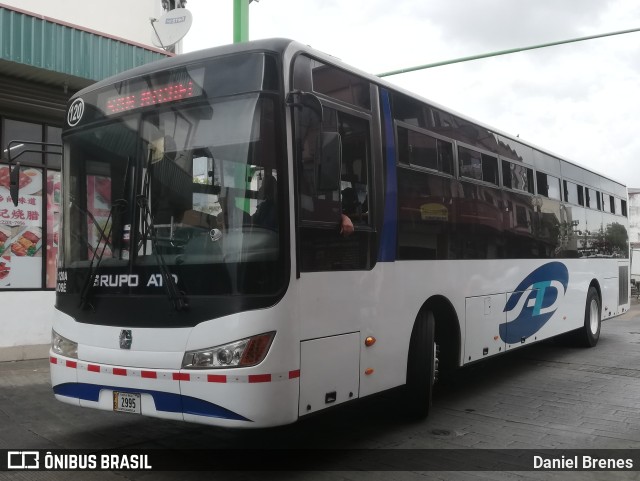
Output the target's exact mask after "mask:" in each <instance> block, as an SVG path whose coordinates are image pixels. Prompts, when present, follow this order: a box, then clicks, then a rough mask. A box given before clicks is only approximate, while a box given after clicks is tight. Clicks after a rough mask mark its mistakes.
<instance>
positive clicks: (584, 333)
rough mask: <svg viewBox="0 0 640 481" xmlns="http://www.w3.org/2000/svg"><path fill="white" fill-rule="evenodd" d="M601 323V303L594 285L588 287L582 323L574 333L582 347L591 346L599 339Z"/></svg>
mask: <svg viewBox="0 0 640 481" xmlns="http://www.w3.org/2000/svg"><path fill="white" fill-rule="evenodd" d="M601 324H602V304H601V302H600V296H599V295H598V291H597V290H596V288H595V287H593V286H592V287H589V291H588V292H587V303H586V305H585V308H584V325H583V326H582V328H581V329H580V330H578V332H577V333H576V340H577V341H578V343H579V345H581V346H583V347H593V346H595V345H596V344H598V339H600V327H601Z"/></svg>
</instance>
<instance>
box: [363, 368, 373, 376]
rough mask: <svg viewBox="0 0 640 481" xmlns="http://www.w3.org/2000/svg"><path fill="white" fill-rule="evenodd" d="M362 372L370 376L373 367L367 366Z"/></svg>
mask: <svg viewBox="0 0 640 481" xmlns="http://www.w3.org/2000/svg"><path fill="white" fill-rule="evenodd" d="M364 373H365V374H366V375H367V376H371V374H373V368H371V367H368V368H367V369H365V371H364Z"/></svg>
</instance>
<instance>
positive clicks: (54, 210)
mask: <svg viewBox="0 0 640 481" xmlns="http://www.w3.org/2000/svg"><path fill="white" fill-rule="evenodd" d="M60 201H61V193H60V172H56V171H51V170H50V171H48V172H47V280H46V283H47V285H46V287H48V288H55V287H56V266H57V259H58V241H59V234H58V233H59V225H60Z"/></svg>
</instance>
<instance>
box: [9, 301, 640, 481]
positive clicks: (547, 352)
mask: <svg viewBox="0 0 640 481" xmlns="http://www.w3.org/2000/svg"><path fill="white" fill-rule="evenodd" d="M400 405H401V403H400V394H399V393H397V392H395V393H389V394H385V395H383V396H379V397H376V398H373V399H367V400H363V401H362V402H359V403H353V404H352V405H350V406H345V407H343V408H340V409H337V410H335V411H333V412H327V413H324V414H323V415H320V416H316V417H313V418H311V419H308V420H304V421H302V422H299V423H297V424H294V425H291V426H285V427H282V428H277V429H268V430H261V431H230V430H225V429H218V428H212V427H206V426H199V425H193V424H186V423H178V422H169V421H161V420H155V419H149V418H143V417H135V416H132V415H126V414H112V413H107V412H100V411H94V410H87V409H80V408H75V407H72V406H68V405H66V404H62V403H59V402H57V401H55V399H54V397H53V395H52V393H51V389H50V386H49V369H48V362H47V361H46V360H37V361H22V362H8V363H0V449H29V448H40V449H61V448H88V449H96V450H97V449H108V448H172V449H173V448H181V449H208V448H214V449H221V448H264V447H269V448H281V447H282V448H287V447H295V448H331V449H333V448H366V449H385V448H387V449H396V448H400V449H426V448H472V449H481V448H490V449H499V448H514V449H515V448H525V449H526V448H536V449H556V448H562V449H603V448H620V449H628V448H633V449H637V448H640V306H638V305H637V304H636V305H634V306H633V307H632V310H631V311H630V312H629V313H627V314H625V315H624V316H621V317H618V318H616V319H613V320H610V321H607V322H605V323H604V324H603V328H602V334H601V337H600V342H599V343H598V345H597V347H595V348H593V349H582V348H576V347H571V346H567V345H566V344H563V343H560V342H549V343H542V344H538V345H534V346H530V347H527V348H525V349H523V350H520V351H518V352H514V353H512V354H509V355H507V356H504V357H502V358H498V359H494V360H490V361H488V362H486V363H484V364H479V365H477V366H473V367H470V368H467V369H464V370H461V371H460V372H458V373H457V374H456V375H454V376H453V377H452V378H451V379H450V380H449V381H448V382H447V383H446V384H444V385H441V386H439V388H438V391H437V393H436V396H435V399H434V408H433V413H432V415H431V416H430V417H429V418H428V419H427V420H425V421H423V422H418V423H411V422H408V421H406V420H405V419H404V418H403V417H402V413H401V412H400V408H399V406H400ZM87 474H89V473H77V472H76V473H61V472H58V473H46V472H30V473H11V474H9V473H0V479H25V480H26V479H34V480H40V479H42V480H53V479H61V480H62V479H64V480H74V479H88V477H87ZM90 474H91V478H92V479H97V478H99V479H107V480H120V481H122V480H129V479H132V480H151V479H154V480H155V479H166V480H170V479H201V478H202V477H203V473H192V474H191V475H189V474H181V473H158V472H154V473H142V472H119V473H90ZM636 474H637V473H629V472H627V473H623V472H616V473H606V472H600V473H597V472H595V473H594V472H582V473H542V472H519V473H505V472H502V473H500V472H488V471H485V472H465V473H462V472H457V473H447V472H433V473H424V472H420V473H419V472H407V471H402V472H377V473H365V472H357V471H348V472H308V473H301V472H297V473H293V472H286V473H266V474H265V473H256V472H254V473H250V472H249V473H219V474H217V475H214V476H213V477H212V479H242V480H249V479H309V480H323V481H324V480H327V481H328V480H342V479H349V480H356V479H358V480H359V479H367V480H371V479H402V480H413V479H415V480H418V479H421V480H423V479H456V480H457V479H462V480H464V479H531V480H533V479H556V478H562V479H577V478H576V476H578V475H579V479H637V477H636Z"/></svg>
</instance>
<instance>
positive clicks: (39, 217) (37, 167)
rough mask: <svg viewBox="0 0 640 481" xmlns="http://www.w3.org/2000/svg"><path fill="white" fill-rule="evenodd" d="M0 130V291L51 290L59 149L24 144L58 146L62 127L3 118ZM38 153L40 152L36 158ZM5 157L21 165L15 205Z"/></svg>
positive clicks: (55, 229)
mask: <svg viewBox="0 0 640 481" xmlns="http://www.w3.org/2000/svg"><path fill="white" fill-rule="evenodd" d="M0 126H1V127H2V128H1V130H0V133H1V134H2V138H1V139H0V140H1V143H0V145H1V147H2V152H1V155H0V289H42V288H49V289H53V288H55V286H56V259H57V252H58V224H59V221H60V208H59V206H60V201H61V199H60V172H59V169H60V163H61V162H60V152H61V147H60V148H56V147H53V148H47V149H46V150H43V148H42V146H41V145H38V144H28V143H27V142H40V143H41V142H43V141H45V142H47V143H56V144H59V143H60V141H61V139H60V135H61V132H62V129H60V128H59V127H54V126H50V125H43V124H38V123H32V122H24V121H19V120H12V119H6V118H0ZM12 141H25V143H22V142H12ZM25 150H36V151H37V152H25ZM41 150H42V151H43V152H46V153H44V154H41V153H40V151H41ZM21 152H24V153H22V154H21ZM16 157H17V158H16ZM9 158H11V160H12V161H15V160H17V161H19V162H20V164H21V169H20V181H19V184H20V191H19V194H18V199H17V205H14V202H13V199H12V198H11V194H10V192H9V173H10V169H11V168H15V167H14V166H15V163H14V162H9ZM43 161H44V163H45V164H44V167H45V168H43ZM52 169H53V170H52Z"/></svg>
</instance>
